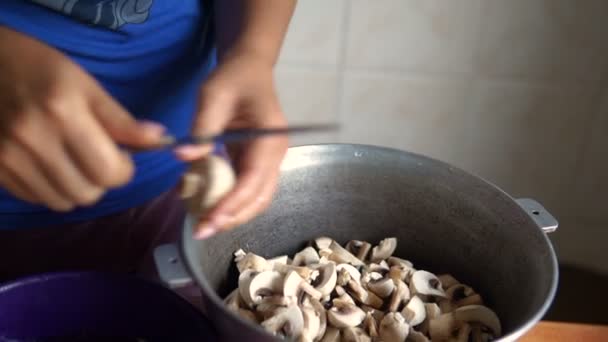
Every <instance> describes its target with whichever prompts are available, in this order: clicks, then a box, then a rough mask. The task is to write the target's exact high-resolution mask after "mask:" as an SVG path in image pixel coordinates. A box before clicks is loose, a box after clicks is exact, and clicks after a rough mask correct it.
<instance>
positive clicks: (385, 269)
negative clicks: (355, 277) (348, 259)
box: [367, 260, 390, 274]
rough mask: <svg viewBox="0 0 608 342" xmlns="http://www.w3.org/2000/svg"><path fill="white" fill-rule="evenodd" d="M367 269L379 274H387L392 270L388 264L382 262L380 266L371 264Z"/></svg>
mask: <svg viewBox="0 0 608 342" xmlns="http://www.w3.org/2000/svg"><path fill="white" fill-rule="evenodd" d="M382 261H384V260H382ZM367 268H368V270H369V271H370V272H379V273H381V274H382V273H386V272H388V271H389V270H390V267H389V266H388V264H386V263H382V262H381V263H379V264H377V263H371V264H369V266H368V267H367Z"/></svg>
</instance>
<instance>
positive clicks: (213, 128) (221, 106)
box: [175, 90, 234, 161]
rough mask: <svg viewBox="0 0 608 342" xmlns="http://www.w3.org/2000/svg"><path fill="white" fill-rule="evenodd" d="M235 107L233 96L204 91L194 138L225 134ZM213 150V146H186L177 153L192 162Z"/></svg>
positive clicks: (195, 123) (195, 120)
mask: <svg viewBox="0 0 608 342" xmlns="http://www.w3.org/2000/svg"><path fill="white" fill-rule="evenodd" d="M233 105H234V101H233V98H232V96H229V95H227V94H216V93H214V92H210V91H205V90H203V92H202V94H201V97H200V100H199V105H198V109H197V115H196V117H195V119H194V125H193V127H192V134H193V135H194V136H206V135H213V134H219V133H221V132H223V131H224V129H225V128H226V125H227V124H228V123H229V122H230V118H231V116H230V115H231V113H232V109H233ZM212 150H213V144H207V145H186V146H181V147H178V148H177V149H176V150H175V153H176V154H177V156H178V157H179V158H180V159H182V160H185V161H191V160H196V159H200V158H202V157H204V156H206V155H208V154H209V153H211V151H212Z"/></svg>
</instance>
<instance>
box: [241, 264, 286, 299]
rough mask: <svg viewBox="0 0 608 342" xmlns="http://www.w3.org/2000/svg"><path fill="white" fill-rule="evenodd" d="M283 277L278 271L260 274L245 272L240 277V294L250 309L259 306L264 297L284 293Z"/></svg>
mask: <svg viewBox="0 0 608 342" xmlns="http://www.w3.org/2000/svg"><path fill="white" fill-rule="evenodd" d="M282 285H283V276H282V275H281V274H280V273H279V272H276V271H264V272H260V273H256V272H253V271H251V270H245V272H243V273H241V275H240V276H239V294H240V295H241V298H242V299H243V301H244V302H245V303H246V304H247V305H249V306H250V307H251V306H252V305H254V304H258V303H259V302H260V301H261V300H262V299H263V297H265V296H271V295H273V294H277V293H280V292H281V291H282Z"/></svg>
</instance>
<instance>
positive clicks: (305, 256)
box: [291, 247, 319, 266]
mask: <svg viewBox="0 0 608 342" xmlns="http://www.w3.org/2000/svg"><path fill="white" fill-rule="evenodd" d="M318 262H319V253H317V251H316V250H315V249H314V248H313V247H306V248H304V249H303V250H301V251H300V252H298V253H296V255H294V257H293V261H292V262H291V264H292V265H293V266H306V265H310V264H316V263H318Z"/></svg>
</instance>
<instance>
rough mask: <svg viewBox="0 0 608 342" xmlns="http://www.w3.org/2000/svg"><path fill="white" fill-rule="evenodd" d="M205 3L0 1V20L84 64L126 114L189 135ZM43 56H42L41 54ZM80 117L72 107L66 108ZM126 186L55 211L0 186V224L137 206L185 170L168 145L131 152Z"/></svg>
mask: <svg viewBox="0 0 608 342" xmlns="http://www.w3.org/2000/svg"><path fill="white" fill-rule="evenodd" d="M206 4H207V3H206V2H205V1H200V0H179V1H176V0H30V1H27V0H2V1H0V25H4V26H7V27H10V28H12V29H14V30H17V31H20V32H23V33H25V34H28V35H30V36H32V37H35V38H37V39H39V40H41V41H43V42H45V43H46V44H48V45H50V46H53V47H55V48H57V49H59V50H60V51H62V52H63V53H65V54H66V55H67V56H69V57H70V58H71V59H72V60H73V61H75V62H76V63H78V64H79V65H80V66H82V67H83V68H84V69H85V70H87V71H88V72H89V73H90V74H92V75H94V76H95V78H96V79H97V80H98V81H99V82H100V83H101V84H102V86H103V87H104V88H105V89H106V90H107V91H108V92H109V93H110V94H111V95H112V96H114V98H115V99H117V100H118V101H119V102H120V103H121V104H122V105H123V106H124V107H125V108H126V109H128V110H129V111H130V113H131V114H132V115H134V116H135V117H137V118H140V119H143V118H145V119H147V120H153V121H157V122H160V123H162V124H164V125H165V126H166V127H167V129H168V131H169V133H170V134H172V135H174V136H177V137H180V136H184V135H186V134H188V133H189V131H190V126H191V123H192V120H193V115H194V112H195V109H196V102H197V95H198V89H199V87H200V85H201V83H202V82H203V80H204V79H205V77H206V76H207V75H208V74H209V72H210V71H211V70H212V68H213V67H214V66H215V54H214V50H213V47H212V45H213V44H212V42H211V36H212V34H211V30H210V25H209V24H208V23H209V22H210V20H209V18H208V15H209V14H210V13H211V11H209V10H208V9H207V8H208V7H207V6H206ZM40 58H44V56H40ZM71 114H72V115H78V113H71ZM133 159H134V162H135V166H136V172H135V177H134V178H133V180H132V181H131V182H130V183H129V184H127V185H126V186H124V187H122V188H119V189H115V190H112V191H110V192H109V193H107V195H106V196H104V197H103V198H102V199H101V201H100V202H99V203H97V204H96V205H95V206H92V207H88V208H77V209H76V210H74V211H72V212H70V213H56V212H52V211H50V210H48V209H46V208H44V207H41V206H37V205H31V204H28V203H25V202H23V201H20V200H18V199H16V198H14V197H13V196H11V194H10V193H8V192H7V191H5V190H3V189H1V188H0V229H15V228H24V227H42V226H52V225H59V224H62V223H68V222H74V221H81V220H88V219H92V218H96V217H100V216H105V215H109V214H112V213H116V212H119V211H122V210H126V209H128V208H131V207H134V206H137V205H140V204H143V203H145V202H146V201H148V200H150V199H152V198H154V197H156V196H158V195H159V194H161V193H163V192H165V191H167V190H169V189H170V188H172V187H173V186H174V185H175V184H176V183H177V181H178V180H179V176H180V175H181V173H182V172H183V170H184V165H183V164H182V163H180V162H179V161H178V160H176V158H175V157H174V155H173V154H172V153H171V152H170V151H165V152H147V153H142V154H138V155H134V157H133Z"/></svg>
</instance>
